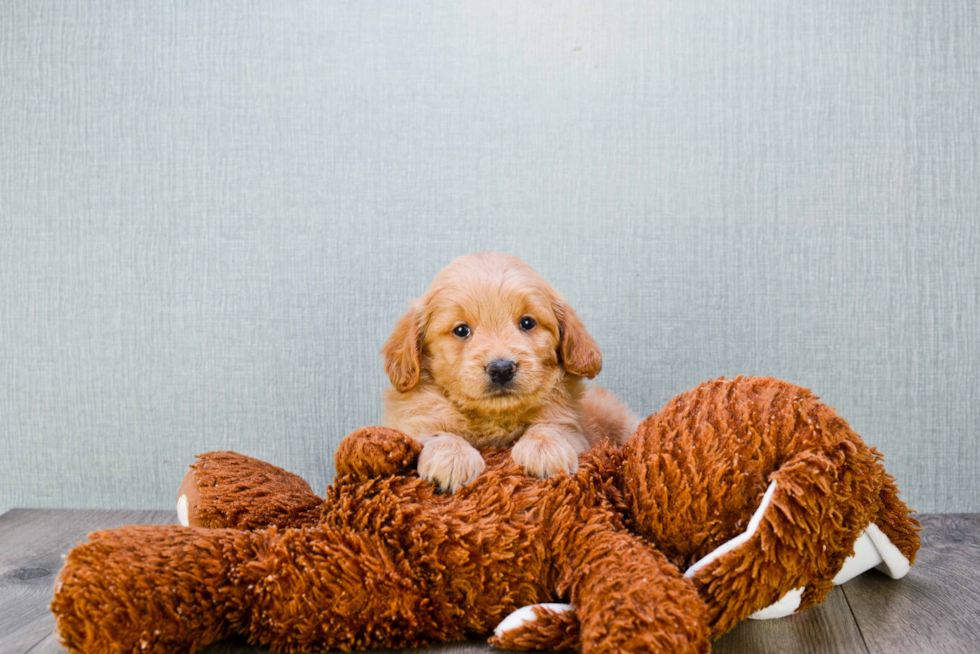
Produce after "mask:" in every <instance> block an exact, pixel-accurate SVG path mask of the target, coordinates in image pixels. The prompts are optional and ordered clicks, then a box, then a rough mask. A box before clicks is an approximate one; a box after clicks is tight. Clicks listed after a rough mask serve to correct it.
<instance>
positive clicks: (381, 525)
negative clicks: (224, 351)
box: [52, 378, 918, 654]
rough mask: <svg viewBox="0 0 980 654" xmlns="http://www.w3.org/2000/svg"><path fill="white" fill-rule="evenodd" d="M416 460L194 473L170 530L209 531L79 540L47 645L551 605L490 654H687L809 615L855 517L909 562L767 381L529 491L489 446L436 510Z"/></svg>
mask: <svg viewBox="0 0 980 654" xmlns="http://www.w3.org/2000/svg"><path fill="white" fill-rule="evenodd" d="M418 451H419V450H418V446H417V444H416V443H415V442H414V441H412V439H410V438H408V437H407V436H405V435H403V434H401V433H400V432H397V431H394V430H386V429H383V428H367V429H362V430H358V431H357V432H355V433H354V434H351V435H350V436H349V437H348V439H346V440H345V442H344V444H342V446H341V448H340V449H339V450H338V453H337V469H338V473H340V474H339V476H338V478H337V480H336V482H335V483H334V485H332V486H331V487H330V488H328V489H327V493H326V497H325V498H324V499H323V500H320V499H319V498H317V497H316V496H315V495H313V494H312V493H311V492H310V489H309V487H308V486H307V485H306V483H305V482H303V481H302V480H301V479H299V478H298V477H296V476H295V475H290V474H289V473H286V472H285V471H282V470H280V469H279V468H276V467H275V466H271V465H269V464H266V463H262V462H261V461H256V460H255V459H250V458H248V457H242V456H240V455H236V454H233V453H213V454H210V455H205V456H203V457H201V459H200V460H199V462H198V463H197V464H195V466H193V468H192V470H191V472H190V473H189V479H190V482H189V483H191V484H192V485H193V486H196V489H197V491H198V492H197V493H196V494H195V493H189V494H187V493H185V496H187V497H188V498H189V499H188V503H187V510H188V517H189V520H190V521H191V523H192V524H194V523H195V522H196V523H198V524H205V525H212V526H218V525H220V526H222V527H223V528H217V529H200V528H183V527H176V526H155V527H124V528H122V529H115V530H110V531H105V532H99V533H96V534H93V535H92V537H91V542H89V543H87V544H83V545H80V546H78V547H76V548H75V549H74V550H73V551H72V552H71V553H70V554H69V556H68V559H67V563H66V565H65V568H64V569H63V571H62V573H61V575H60V576H59V580H58V584H57V588H56V591H55V597H54V601H53V603H52V610H53V611H54V613H55V616H56V618H57V623H58V632H59V635H60V638H61V640H62V642H63V643H64V644H65V645H66V647H68V648H69V649H70V650H71V651H73V652H84V653H85V654H103V653H105V654H108V653H110V652H112V653H118V652H178V651H179V652H192V651H194V650H195V649H197V648H199V647H201V646H203V645H205V644H207V643H210V642H213V641H214V640H217V639H219V638H222V637H224V636H226V635H228V634H232V633H239V634H243V635H245V636H246V637H247V638H248V639H249V641H250V642H253V643H256V644H262V645H266V646H268V647H270V648H271V649H273V650H274V651H306V650H319V649H331V648H338V649H355V648H370V647H405V646H415V645H421V644H424V643H429V642H439V641H451V640H458V639H462V638H466V637H468V636H472V635H489V634H490V633H491V632H492V630H493V628H494V627H495V626H496V625H497V624H498V623H499V622H500V621H501V620H502V619H504V617H506V616H507V615H509V614H510V613H511V612H513V611H514V610H515V609H518V608H520V607H522V606H527V605H530V604H539V603H543V602H550V601H558V600H562V601H566V602H569V603H571V604H572V605H573V606H574V607H575V611H574V617H572V615H571V614H569V615H565V616H564V617H562V618H555V617H553V616H548V615H539V616H538V617H539V619H540V624H539V625H538V626H537V627H534V626H533V625H528V627H527V628H526V629H524V630H522V631H521V632H518V633H513V634H510V638H509V640H507V641H506V645H507V646H508V647H518V646H521V647H529V648H530V647H538V646H541V645H542V644H544V645H546V646H557V645H561V646H563V647H574V646H577V644H580V646H581V649H582V650H583V651H585V652H601V653H607V652H608V653H612V652H624V651H629V652H664V653H666V652H680V653H682V654H683V653H692V654H693V653H704V652H708V651H709V649H710V645H709V638H710V637H712V636H716V635H718V634H720V633H722V632H724V631H725V630H727V629H728V628H730V627H731V626H732V625H733V624H734V623H735V622H736V621H737V620H740V619H742V618H744V617H747V616H748V615H749V614H751V613H754V612H756V611H758V610H759V609H762V608H764V607H765V606H767V605H769V604H772V603H773V602H775V601H776V600H778V599H779V598H780V597H781V596H782V595H784V594H785V593H786V592H787V591H789V590H792V589H794V588H800V587H803V588H805V589H806V590H805V592H804V596H803V607H805V606H810V605H812V604H813V603H815V602H818V601H820V600H821V599H822V598H823V597H824V596H825V595H826V592H827V591H828V590H829V588H830V585H831V583H832V579H833V577H834V576H835V574H836V573H837V571H838V570H839V569H840V568H841V566H842V564H843V562H844V559H845V558H846V557H847V556H848V555H849V554H850V553H851V551H852V549H853V543H854V541H855V539H856V537H857V536H858V535H859V534H860V533H861V531H862V530H863V529H864V528H865V527H867V526H868V525H869V524H870V523H872V522H874V523H875V524H878V525H879V527H880V528H881V530H882V532H883V533H885V534H886V535H887V536H888V537H889V538H890V539H891V540H892V542H893V543H895V544H896V546H898V547H899V549H900V550H901V551H902V553H903V555H905V556H906V557H907V558H908V559H909V560H910V561H911V560H913V559H914V555H915V551H916V549H917V547H918V535H917V533H916V529H917V524H916V523H915V522H914V521H913V520H912V519H911V518H910V517H909V511H908V509H907V508H906V507H905V505H904V504H902V503H901V502H900V501H899V500H898V499H897V497H896V495H895V487H894V480H892V479H891V478H890V477H888V476H887V475H886V474H885V473H884V470H883V469H882V468H881V465H880V461H879V459H880V457H879V456H878V455H877V453H876V452H874V451H873V450H871V449H869V448H868V447H867V446H866V445H864V443H863V442H862V441H861V439H860V437H858V436H857V434H855V433H854V432H853V431H851V430H850V428H849V427H848V426H847V423H846V422H844V420H843V419H841V418H839V417H838V416H837V415H836V414H835V413H834V412H833V410H832V409H830V408H829V407H826V406H825V405H823V404H821V403H820V402H818V401H817V398H816V397H814V396H813V395H812V394H810V393H809V392H808V391H806V390H805V389H801V388H799V387H795V386H792V385H790V384H786V383H785V382H779V381H776V380H767V379H754V378H749V379H737V380H719V381H715V382H708V383H706V384H704V385H702V386H700V387H698V388H696V389H694V390H692V391H689V392H688V393H685V394H683V395H681V396H679V397H678V398H675V399H674V400H673V401H671V403H669V404H668V405H667V406H666V407H665V408H664V409H663V410H662V411H661V412H659V413H658V414H656V415H655V416H651V417H650V418H648V419H647V420H646V421H644V422H643V424H642V425H641V426H640V427H639V429H638V430H637V432H636V434H634V436H633V437H632V438H631V439H630V441H629V442H628V443H627V445H626V446H625V447H624V448H623V449H618V448H616V447H615V446H613V445H612V444H610V443H608V442H606V443H602V444H600V445H598V446H596V447H594V448H593V449H591V450H589V451H588V452H586V453H584V454H583V455H582V457H581V459H580V467H579V470H578V472H577V473H576V474H574V475H568V474H562V475H557V476H554V477H551V478H549V479H546V480H539V479H534V478H530V477H527V476H526V475H524V474H523V473H522V472H521V470H520V469H519V467H518V466H517V465H516V464H515V463H514V462H513V460H512V459H511V457H510V454H509V451H507V450H489V451H486V452H485V453H484V456H485V459H486V463H487V470H486V472H485V473H483V474H482V475H480V476H479V477H478V478H477V479H476V480H475V481H473V482H472V483H471V484H469V485H467V486H464V487H462V488H460V489H458V490H457V491H456V493H455V494H452V495H445V494H438V493H437V492H436V491H435V489H434V487H433V486H432V484H430V483H428V482H426V481H423V480H421V479H419V477H418V475H417V473H416V472H415V471H414V469H413V466H414V462H415V460H416V459H417V456H418ZM772 481H776V482H777V486H776V490H775V491H774V494H773V496H772V501H771V504H770V506H768V507H765V508H764V510H763V511H761V514H760V515H761V518H760V519H759V521H758V527H757V529H756V530H755V532H754V533H753V534H752V536H751V538H749V539H748V540H747V541H746V542H745V543H744V544H742V545H740V546H738V547H735V548H733V549H732V550H731V551H725V553H723V554H721V555H720V556H718V557H717V558H716V559H714V560H712V561H711V562H710V563H708V564H707V565H705V566H704V567H703V568H701V569H699V570H697V572H696V573H695V574H694V575H693V577H692V578H690V579H689V578H685V577H684V575H683V571H684V570H686V569H687V568H688V567H689V566H690V565H691V564H692V563H694V562H695V561H697V560H698V559H700V558H702V557H703V556H705V555H706V554H708V553H710V552H712V551H714V550H716V549H717V548H718V547H719V546H720V545H722V544H723V543H725V542H727V541H729V540H731V539H732V538H733V537H734V536H736V535H738V534H740V533H741V532H743V531H744V530H745V528H746V526H747V524H748V521H749V519H750V518H751V516H752V515H753V513H754V512H755V511H756V509H757V508H758V507H759V503H760V501H761V498H762V495H763V494H764V492H765V490H766V488H767V486H768V485H769V483H770V482H772ZM185 490H186V488H185ZM270 525H271V526H270ZM563 629H564V632H562V630H563ZM576 630H577V633H576ZM498 644H501V645H502V644H505V643H504V641H503V640H501V641H499V642H498Z"/></svg>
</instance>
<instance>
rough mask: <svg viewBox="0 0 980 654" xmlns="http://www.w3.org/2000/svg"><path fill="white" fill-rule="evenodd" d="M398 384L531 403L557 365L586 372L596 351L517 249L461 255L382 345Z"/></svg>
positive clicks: (505, 404)
mask: <svg viewBox="0 0 980 654" xmlns="http://www.w3.org/2000/svg"><path fill="white" fill-rule="evenodd" d="M382 354H384V357H385V370H386V371H387V373H388V376H389V378H390V379H391V383H392V385H393V386H394V387H395V388H396V389H398V390H399V391H401V392H405V391H408V390H410V389H412V388H413V387H415V386H416V385H417V384H418V383H419V381H420V380H421V379H422V377H423V374H424V375H425V377H426V378H427V379H431V380H432V382H433V383H435V384H436V385H437V386H439V387H441V388H442V389H443V390H444V392H445V393H446V395H447V397H449V399H451V400H452V401H454V402H455V403H456V404H457V405H458V406H460V407H461V408H463V409H469V410H473V411H478V412H480V413H496V412H499V411H507V410H511V409H514V408H516V407H518V406H525V407H532V406H534V405H537V404H540V403H541V402H543V401H544V398H545V397H546V396H547V394H548V393H549V392H550V391H552V390H553V389H554V388H555V387H556V386H557V385H558V384H559V382H560V381H561V379H562V377H563V375H564V374H565V373H568V374H572V375H577V376H580V377H588V378H590V379H591V378H592V377H595V376H596V375H597V374H598V373H599V370H600V369H601V368H602V353H601V352H600V351H599V347H598V346H597V345H596V343H595V341H594V340H593V339H592V336H590V335H589V333H588V331H586V329H585V327H584V326H583V325H582V322H581V321H580V320H579V319H578V316H576V315H575V312H574V311H573V310H572V309H571V307H569V306H568V305H567V304H566V303H565V300H564V298H562V297H561V295H559V294H558V293H557V292H556V291H555V290H554V289H553V288H552V287H551V286H550V285H549V284H548V283H547V282H546V281H544V279H542V278H541V276H540V275H538V274H537V273H536V272H534V270H532V269H531V268H530V267H529V266H528V265H527V264H525V263H524V262H522V261H521V260H520V259H517V258H516V257H513V256H510V255H507V254H502V253H497V252H485V253H481V254H476V255H471V256H467V257H460V258H459V259H456V260H455V261H453V262H452V263H451V264H449V265H448V266H446V267H445V268H444V269H443V270H441V271H440V272H439V274H438V275H436V278H435V279H434V280H433V282H432V284H431V286H430V287H429V289H428V290H427V291H426V293H425V295H423V296H422V297H421V298H419V299H418V300H416V301H415V302H413V304H412V307H411V308H410V309H409V311H408V312H407V313H406V314H405V315H403V316H402V317H401V319H400V320H399V321H398V324H397V325H396V326H395V330H394V332H393V333H392V335H391V336H390V337H389V338H388V341H387V342H386V343H385V345H384V348H383V349H382Z"/></svg>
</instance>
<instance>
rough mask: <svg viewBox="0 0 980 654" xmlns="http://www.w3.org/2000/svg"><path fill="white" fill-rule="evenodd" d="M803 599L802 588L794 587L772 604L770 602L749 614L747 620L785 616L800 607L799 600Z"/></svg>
mask: <svg viewBox="0 0 980 654" xmlns="http://www.w3.org/2000/svg"><path fill="white" fill-rule="evenodd" d="M802 599H803V588H794V589H793V590H791V591H789V592H788V593H786V594H785V595H783V596H782V597H780V598H779V599H778V600H776V602H775V603H774V604H770V605H769V606H767V607H766V608H764V609H761V610H759V611H756V612H755V613H753V614H752V615H750V616H749V620H773V619H775V618H785V617H786V616H787V615H793V614H794V613H796V609H798V608H800V601H801V600H802Z"/></svg>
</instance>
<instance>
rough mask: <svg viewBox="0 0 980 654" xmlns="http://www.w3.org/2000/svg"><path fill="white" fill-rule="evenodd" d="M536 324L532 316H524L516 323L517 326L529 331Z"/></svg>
mask: <svg viewBox="0 0 980 654" xmlns="http://www.w3.org/2000/svg"><path fill="white" fill-rule="evenodd" d="M537 324H538V323H536V322H534V318H532V317H531V316H524V317H523V318H521V319H520V320H519V321H518V323H517V325H518V327H520V328H521V329H523V330H524V331H530V330H532V329H534V326H535V325H537Z"/></svg>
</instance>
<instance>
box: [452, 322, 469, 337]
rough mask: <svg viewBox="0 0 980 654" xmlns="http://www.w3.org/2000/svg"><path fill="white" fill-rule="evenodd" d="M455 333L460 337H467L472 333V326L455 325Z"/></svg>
mask: <svg viewBox="0 0 980 654" xmlns="http://www.w3.org/2000/svg"><path fill="white" fill-rule="evenodd" d="M453 334H455V335H456V336H459V337H460V338H466V337H467V336H469V335H470V326H469V325H456V326H455V327H453Z"/></svg>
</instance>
